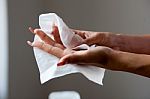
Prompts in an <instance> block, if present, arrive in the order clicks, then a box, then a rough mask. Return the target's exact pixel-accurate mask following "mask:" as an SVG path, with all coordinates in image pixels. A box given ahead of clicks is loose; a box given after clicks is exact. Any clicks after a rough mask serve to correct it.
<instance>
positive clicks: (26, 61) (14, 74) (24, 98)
mask: <svg viewBox="0 0 150 99" xmlns="http://www.w3.org/2000/svg"><path fill="white" fill-rule="evenodd" d="M43 3H44V1H40V0H8V16H9V99H47V95H45V92H44V88H43V86H41V84H40V82H39V73H38V68H37V66H36V63H35V59H34V56H33V51H32V48H31V47H29V46H28V45H27V43H26V40H32V39H33V34H31V33H30V32H29V30H28V27H29V26H33V27H37V26H38V15H39V14H40V13H41V12H43V10H44V7H43Z"/></svg>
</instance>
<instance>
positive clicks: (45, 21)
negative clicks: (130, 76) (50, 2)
mask: <svg viewBox="0 0 150 99" xmlns="http://www.w3.org/2000/svg"><path fill="white" fill-rule="evenodd" d="M54 24H55V25H56V26H58V30H59V33H60V38H61V41H62V43H63V45H64V46H65V47H67V48H68V47H70V48H73V47H75V46H77V45H79V44H81V42H82V40H83V39H82V38H81V37H80V36H78V35H76V34H75V33H74V32H73V31H72V30H71V29H69V28H68V27H67V25H66V24H65V23H64V22H63V20H62V19H61V18H60V17H58V16H57V15H56V14H55V13H48V14H42V15H40V16H39V25H40V28H41V29H42V30H43V31H44V32H45V33H47V34H48V35H49V34H50V33H51V31H52V26H53V25H54ZM37 40H40V38H39V37H38V36H35V38H34V41H37ZM79 47H81V48H84V49H85V48H86V49H89V48H91V47H89V46H88V45H86V44H82V45H80V46H79ZM92 47H94V46H92ZM34 54H35V58H36V61H37V64H38V68H39V71H40V80H41V83H42V84H43V83H45V82H47V81H48V80H51V79H53V78H56V77H61V76H64V75H67V74H70V73H81V74H83V75H84V76H85V77H87V78H88V79H89V80H91V81H93V82H95V83H98V84H101V85H102V80H103V77H104V72H105V69H103V68H98V67H94V66H80V65H77V64H66V65H64V66H60V67H57V63H58V61H59V59H58V58H57V57H55V56H53V55H51V54H48V53H47V52H44V51H42V50H40V49H38V48H34Z"/></svg>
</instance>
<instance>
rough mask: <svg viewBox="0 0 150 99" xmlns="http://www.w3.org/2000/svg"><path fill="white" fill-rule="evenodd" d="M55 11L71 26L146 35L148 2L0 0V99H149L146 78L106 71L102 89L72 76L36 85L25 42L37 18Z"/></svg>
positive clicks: (149, 82)
mask: <svg viewBox="0 0 150 99" xmlns="http://www.w3.org/2000/svg"><path fill="white" fill-rule="evenodd" d="M49 12H55V13H57V14H58V15H59V16H60V17H62V18H63V20H64V21H65V22H66V24H67V25H68V26H69V27H70V28H75V29H82V30H91V31H108V32H116V33H120V32H121V33H127V34H139V35H141V34H149V33H150V0H7V1H6V0H0V22H1V24H0V32H1V40H0V45H1V46H0V99H48V95H49V93H51V92H53V91H65V90H66V91H68V90H70V91H71V90H73V91H77V92H79V93H80V95H81V99H150V79H149V78H146V77H142V76H138V75H134V74H130V73H124V72H115V71H110V70H106V73H105V77H104V81H103V83H104V85H103V86H100V85H97V84H95V83H93V82H90V81H88V80H87V79H86V78H85V77H84V76H83V75H81V74H71V75H67V76H64V77H61V78H57V79H54V80H52V81H49V82H47V83H45V84H43V85H41V84H40V80H39V72H38V68H37V64H36V61H35V58H34V54H33V50H32V48H31V47H29V46H28V45H27V44H26V40H32V39H33V35H32V34H31V33H30V32H29V31H28V27H29V26H32V27H39V26H38V16H39V15H40V14H42V13H49Z"/></svg>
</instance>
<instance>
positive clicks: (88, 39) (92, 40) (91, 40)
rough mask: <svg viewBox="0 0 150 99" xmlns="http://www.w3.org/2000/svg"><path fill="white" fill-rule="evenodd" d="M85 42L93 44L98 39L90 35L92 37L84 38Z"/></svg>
mask: <svg viewBox="0 0 150 99" xmlns="http://www.w3.org/2000/svg"><path fill="white" fill-rule="evenodd" d="M83 43H84V44H87V45H93V44H96V43H97V39H96V38H95V37H90V38H87V39H84V41H83Z"/></svg>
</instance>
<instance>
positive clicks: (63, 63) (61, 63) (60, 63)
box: [57, 61, 65, 66]
mask: <svg viewBox="0 0 150 99" xmlns="http://www.w3.org/2000/svg"><path fill="white" fill-rule="evenodd" d="M62 65H65V62H64V61H63V62H58V63H57V66H62Z"/></svg>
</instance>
